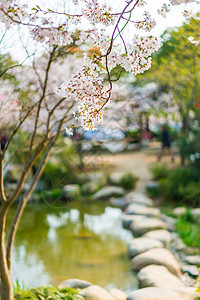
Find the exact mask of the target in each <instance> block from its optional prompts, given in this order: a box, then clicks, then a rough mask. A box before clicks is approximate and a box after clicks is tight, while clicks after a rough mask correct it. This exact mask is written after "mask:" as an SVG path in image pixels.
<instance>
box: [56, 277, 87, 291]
mask: <svg viewBox="0 0 200 300" xmlns="http://www.w3.org/2000/svg"><path fill="white" fill-rule="evenodd" d="M90 285H92V283H90V282H89V281H86V280H82V279H77V278H72V279H67V280H65V281H63V282H61V283H60V284H59V286H58V287H59V288H66V287H71V288H74V289H85V288H86V287H88V286H90Z"/></svg>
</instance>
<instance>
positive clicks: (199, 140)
mask: <svg viewBox="0 0 200 300" xmlns="http://www.w3.org/2000/svg"><path fill="white" fill-rule="evenodd" d="M178 147H179V152H180V155H181V157H182V158H183V159H184V160H187V162H189V164H190V165H191V166H193V167H195V168H198V169H199V170H200V153H199V152H200V130H193V131H190V132H189V134H185V135H182V136H181V137H180V138H179V142H178Z"/></svg>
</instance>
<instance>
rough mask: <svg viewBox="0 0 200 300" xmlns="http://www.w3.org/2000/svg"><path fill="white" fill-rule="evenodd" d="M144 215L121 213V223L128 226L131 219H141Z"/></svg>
mask: <svg viewBox="0 0 200 300" xmlns="http://www.w3.org/2000/svg"><path fill="white" fill-rule="evenodd" d="M143 218H144V216H140V215H126V214H123V215H122V224H123V227H124V228H129V227H130V225H131V224H132V222H133V221H136V220H141V219H143Z"/></svg>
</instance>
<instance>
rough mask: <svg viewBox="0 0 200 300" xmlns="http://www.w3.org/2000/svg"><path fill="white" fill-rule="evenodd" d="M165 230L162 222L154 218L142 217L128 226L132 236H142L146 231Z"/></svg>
mask: <svg viewBox="0 0 200 300" xmlns="http://www.w3.org/2000/svg"><path fill="white" fill-rule="evenodd" d="M157 229H166V225H165V223H164V222H163V221H161V220H160V219H156V218H147V217H143V219H141V220H135V221H133V222H132V223H131V225H130V230H131V231H132V232H133V235H137V236H138V235H142V234H144V233H146V232H148V231H152V230H157Z"/></svg>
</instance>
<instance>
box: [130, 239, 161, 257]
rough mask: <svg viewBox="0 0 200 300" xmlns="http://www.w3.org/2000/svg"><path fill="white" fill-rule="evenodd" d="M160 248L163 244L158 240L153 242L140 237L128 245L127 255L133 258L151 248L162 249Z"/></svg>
mask: <svg viewBox="0 0 200 300" xmlns="http://www.w3.org/2000/svg"><path fill="white" fill-rule="evenodd" d="M162 247H163V244H162V243H161V242H160V241H158V240H153V239H150V238H147V237H140V238H137V239H134V240H132V241H131V242H130V243H129V244H128V254H129V256H130V257H134V256H136V255H138V254H140V253H143V252H145V251H147V250H150V249H152V248H162Z"/></svg>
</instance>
